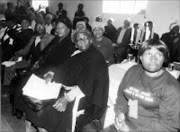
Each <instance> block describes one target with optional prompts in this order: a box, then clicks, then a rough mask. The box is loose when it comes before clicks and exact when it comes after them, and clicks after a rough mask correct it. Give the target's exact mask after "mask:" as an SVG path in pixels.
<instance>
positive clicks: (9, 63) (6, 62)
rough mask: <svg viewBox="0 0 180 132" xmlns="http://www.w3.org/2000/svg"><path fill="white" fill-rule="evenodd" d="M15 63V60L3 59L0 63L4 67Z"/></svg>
mask: <svg viewBox="0 0 180 132" xmlns="http://www.w3.org/2000/svg"><path fill="white" fill-rule="evenodd" d="M15 64H16V62H15V61H4V62H2V65H4V66H5V67H11V66H13V65H15Z"/></svg>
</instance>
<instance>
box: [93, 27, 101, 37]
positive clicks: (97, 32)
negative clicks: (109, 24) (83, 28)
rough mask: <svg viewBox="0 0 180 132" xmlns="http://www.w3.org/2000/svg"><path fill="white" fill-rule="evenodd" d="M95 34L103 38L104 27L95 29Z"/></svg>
mask: <svg viewBox="0 0 180 132" xmlns="http://www.w3.org/2000/svg"><path fill="white" fill-rule="evenodd" d="M93 34H94V37H95V38H101V37H102V36H103V29H102V28H99V27H96V28H94V29H93Z"/></svg>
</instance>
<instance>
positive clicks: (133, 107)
mask: <svg viewBox="0 0 180 132" xmlns="http://www.w3.org/2000/svg"><path fill="white" fill-rule="evenodd" d="M128 105H129V117H132V118H135V119H137V118H138V101H137V100H132V99H129V101H128Z"/></svg>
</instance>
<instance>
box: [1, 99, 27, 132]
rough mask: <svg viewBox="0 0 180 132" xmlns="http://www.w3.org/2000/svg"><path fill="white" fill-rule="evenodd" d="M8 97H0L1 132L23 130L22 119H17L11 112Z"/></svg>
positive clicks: (19, 131)
mask: <svg viewBox="0 0 180 132" xmlns="http://www.w3.org/2000/svg"><path fill="white" fill-rule="evenodd" d="M11 110H12V109H11V104H10V103H9V98H8V97H1V132H25V125H24V119H17V118H16V117H15V116H12V114H11Z"/></svg>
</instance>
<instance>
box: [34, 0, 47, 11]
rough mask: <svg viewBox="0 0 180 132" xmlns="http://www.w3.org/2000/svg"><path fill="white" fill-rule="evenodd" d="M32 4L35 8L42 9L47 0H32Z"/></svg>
mask: <svg viewBox="0 0 180 132" xmlns="http://www.w3.org/2000/svg"><path fill="white" fill-rule="evenodd" d="M32 6H33V8H34V9H35V10H38V9H39V7H41V9H42V10H44V9H45V8H46V7H48V6H49V2H48V0H32Z"/></svg>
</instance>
